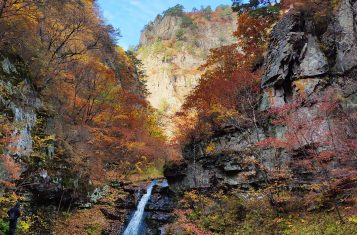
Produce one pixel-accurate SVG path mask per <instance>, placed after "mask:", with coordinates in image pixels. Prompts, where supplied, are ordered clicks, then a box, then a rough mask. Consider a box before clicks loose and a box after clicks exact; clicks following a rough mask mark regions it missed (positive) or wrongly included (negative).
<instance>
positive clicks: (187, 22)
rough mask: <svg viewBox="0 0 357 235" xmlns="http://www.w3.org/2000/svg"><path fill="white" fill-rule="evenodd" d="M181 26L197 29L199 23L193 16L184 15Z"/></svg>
mask: <svg viewBox="0 0 357 235" xmlns="http://www.w3.org/2000/svg"><path fill="white" fill-rule="evenodd" d="M181 27H182V28H189V29H191V30H195V29H197V28H198V27H197V24H196V23H195V22H194V21H193V20H192V19H191V17H189V16H186V15H183V16H182V17H181Z"/></svg>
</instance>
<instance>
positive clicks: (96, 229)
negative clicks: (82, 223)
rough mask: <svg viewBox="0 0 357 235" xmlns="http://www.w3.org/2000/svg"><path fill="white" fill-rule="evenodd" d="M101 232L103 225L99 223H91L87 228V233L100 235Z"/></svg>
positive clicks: (88, 234)
mask: <svg viewBox="0 0 357 235" xmlns="http://www.w3.org/2000/svg"><path fill="white" fill-rule="evenodd" d="M100 232H101V227H100V225H99V224H90V225H88V228H87V229H86V233H87V235H98V234H100Z"/></svg>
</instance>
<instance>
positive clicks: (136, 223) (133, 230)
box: [123, 180, 156, 235]
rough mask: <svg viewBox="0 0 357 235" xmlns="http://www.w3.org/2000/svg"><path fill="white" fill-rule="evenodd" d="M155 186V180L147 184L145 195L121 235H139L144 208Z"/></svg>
mask: <svg viewBox="0 0 357 235" xmlns="http://www.w3.org/2000/svg"><path fill="white" fill-rule="evenodd" d="M155 185H156V181H155V180H154V181H152V182H151V183H150V184H149V186H148V188H147V190H146V194H144V196H143V197H142V198H141V199H140V202H139V204H138V207H137V209H136V211H135V214H134V216H133V217H132V218H131V220H130V223H129V224H128V227H126V229H125V231H124V233H123V235H140V230H141V228H142V222H143V216H144V210H145V206H146V203H147V202H148V201H149V199H150V197H151V192H152V189H153V187H154V186H155Z"/></svg>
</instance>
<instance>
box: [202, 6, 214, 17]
mask: <svg viewBox="0 0 357 235" xmlns="http://www.w3.org/2000/svg"><path fill="white" fill-rule="evenodd" d="M200 11H201V12H202V13H203V15H204V17H205V18H206V19H207V20H211V15H212V7H211V6H207V7H204V6H201V10H200Z"/></svg>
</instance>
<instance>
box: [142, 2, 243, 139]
mask: <svg viewBox="0 0 357 235" xmlns="http://www.w3.org/2000/svg"><path fill="white" fill-rule="evenodd" d="M225 9H226V8H225ZM225 11H226V15H224V16H223V15H222V10H220V9H219V8H218V9H216V11H214V12H212V13H210V15H211V17H210V18H208V17H207V16H205V15H204V14H203V13H201V12H188V13H185V14H184V15H182V16H171V15H164V16H161V15H159V16H157V17H156V18H155V20H154V21H153V22H150V23H149V24H148V25H147V26H146V27H145V29H144V30H143V31H142V34H141V40H140V45H139V49H138V51H137V54H138V58H139V59H141V60H142V63H143V68H144V70H145V72H146V75H147V78H146V85H147V89H148V91H149V93H150V94H149V96H148V100H149V102H150V104H151V105H152V106H153V107H154V108H156V109H158V110H159V111H161V112H162V114H164V115H165V116H166V117H167V119H165V121H164V122H165V123H166V124H165V126H166V131H167V133H168V134H169V135H170V136H172V134H173V133H172V126H171V124H172V122H171V121H170V118H171V117H172V115H173V114H174V113H175V112H177V111H179V110H180V108H181V105H182V104H183V102H184V100H185V97H186V96H187V95H188V94H189V93H190V92H191V90H192V89H193V88H194V87H195V86H196V85H197V84H198V81H199V79H200V75H201V73H202V71H200V70H199V67H200V65H202V64H203V63H204V62H205V60H206V58H207V55H208V53H209V50H210V49H211V48H216V47H220V46H223V45H228V44H230V43H232V42H233V40H234V39H233V35H232V33H233V31H234V30H235V28H236V16H235V14H234V13H233V12H232V11H231V10H230V8H227V9H226V10H225Z"/></svg>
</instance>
